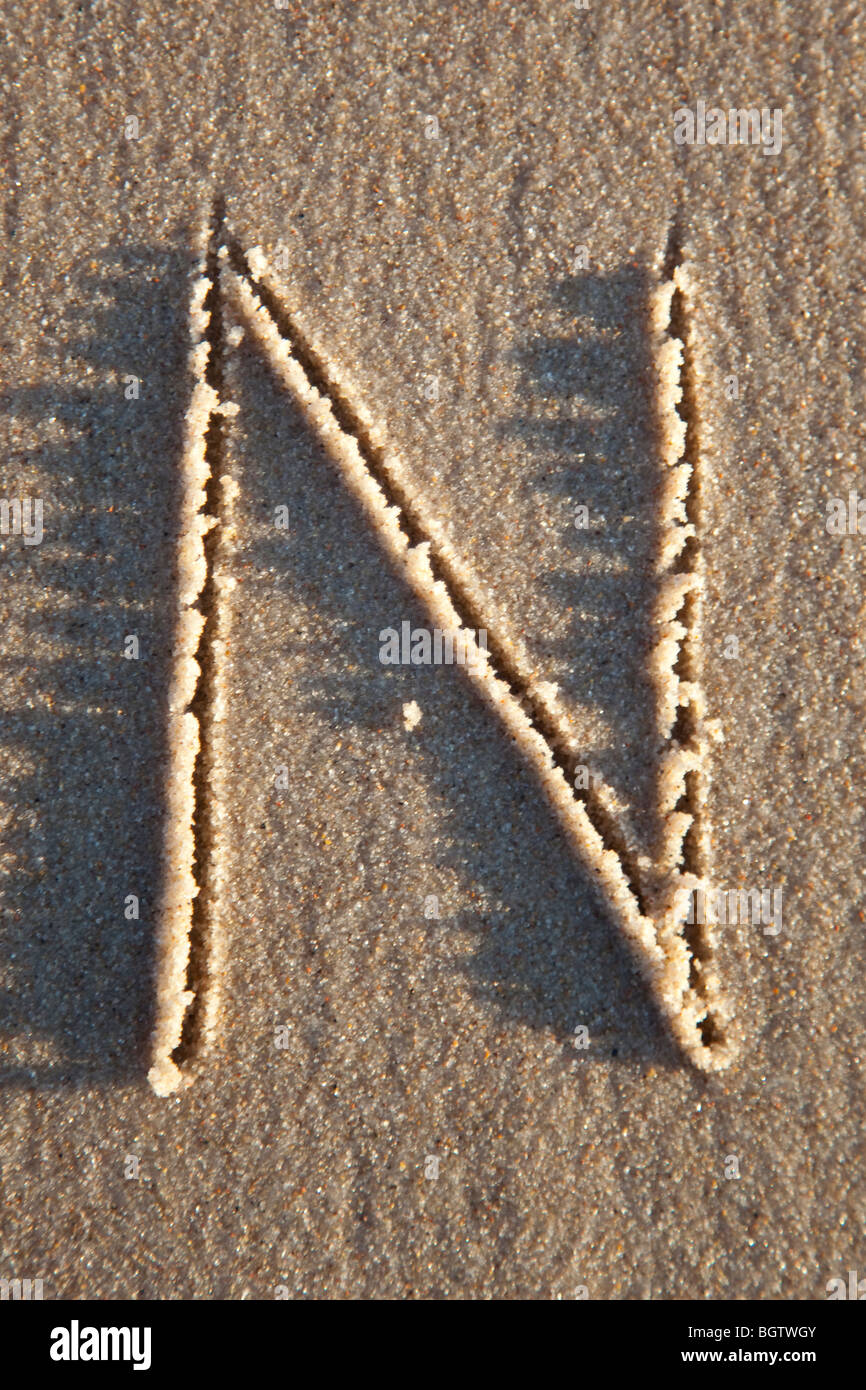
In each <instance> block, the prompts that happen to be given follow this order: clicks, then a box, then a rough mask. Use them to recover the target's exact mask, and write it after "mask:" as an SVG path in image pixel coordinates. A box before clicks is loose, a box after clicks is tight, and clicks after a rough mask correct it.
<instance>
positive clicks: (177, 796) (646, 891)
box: [150, 213, 734, 1094]
mask: <svg viewBox="0 0 866 1390" xmlns="http://www.w3.org/2000/svg"><path fill="white" fill-rule="evenodd" d="M202 272H203V273H202V275H201V276H200V277H199V279H198V280H197V281H196V284H195V287H194V291H193V310H192V332H193V343H194V345H193V350H192V359H191V360H192V365H193V372H194V376H195V387H194V391H193V398H192V403H191V407H190V411H189V415H188V435H187V449H186V453H185V458H184V477H185V486H186V500H185V503H184V515H183V517H182V520H181V527H180V537H181V539H180V543H179V561H178V563H179V571H180V579H181V586H180V591H179V608H178V620H177V643H176V658H175V688H174V691H173V697H172V702H171V716H170V717H171V720H172V728H171V730H170V734H171V745H172V747H173V749H174V757H173V762H172V767H171V770H170V774H169V780H168V790H167V799H168V816H167V822H168V829H167V835H166V868H167V872H166V878H165V883H166V888H165V893H164V900H163V913H162V921H161V938H160V953H159V982H158V1002H157V1025H156V1031H155V1035H154V1046H153V1065H152V1067H151V1072H150V1079H151V1083H152V1084H153V1086H154V1088H155V1089H156V1090H157V1091H158V1092H159V1093H160V1094H168V1093H169V1092H171V1091H173V1090H175V1089H177V1087H178V1086H180V1085H183V1084H185V1082H186V1081H187V1080H189V1079H191V1078H192V1076H193V1075H194V1074H195V1069H196V1067H197V1066H198V1065H199V1063H200V1061H201V1058H202V1057H203V1055H204V1052H205V1051H206V1048H207V1044H208V1041H209V1038H210V1037H211V1036H212V1033H213V1030H214V1027H215V1018H216V1010H217V981H218V978H219V959H220V952H221V950H222V940H221V935H220V930H219V903H220V890H221V880H220V854H219V815H220V774H219V757H218V730H219V723H220V719H221V717H222V706H223V705H224V704H225V700H226V691H225V688H224V681H223V676H222V654H223V652H224V644H225V635H226V624H227V622H228V604H227V602H226V601H225V600H226V598H227V595H228V593H229V591H230V587H231V581H230V578H229V576H228V574H227V572H225V570H226V564H225V557H226V554H227V546H228V545H229V543H230V538H231V498H232V495H233V494H232V489H233V484H232V483H231V481H230V480H228V479H223V478H220V476H219V459H220V447H219V441H220V438H221V433H220V432H221V429H222V428H223V425H222V418H223V416H224V415H226V414H231V413H232V411H233V407H231V406H228V405H226V404H225V403H224V402H222V401H221V399H220V387H221V361H222V353H223V350H224V349H223V344H222V325H221V311H220V304H221V302H222V299H221V296H222V295H223V294H225V295H227V296H228V297H229V298H230V300H231V303H232V306H233V309H234V311H235V312H236V313H237V314H238V316H239V318H240V320H241V321H242V322H244V323H245V324H246V325H247V326H248V327H249V329H250V330H251V332H252V333H253V335H254V337H255V339H256V341H257V342H258V344H259V346H260V348H261V349H262V350H263V351H264V353H265V356H266V358H267V359H268V361H269V362H270V365H271V367H272V368H273V370H274V371H275V373H276V375H277V377H278V379H279V380H280V381H281V383H282V384H283V386H284V387H285V388H286V390H287V391H288V392H289V393H290V395H291V397H292V398H293V399H294V401H295V402H296V404H297V405H298V407H299V408H300V409H301V411H302V412H303V414H304V416H305V417H306V419H307V420H308V422H309V423H310V425H311V426H312V427H313V428H314V429H315V430H316V431H317V433H318V435H319V436H320V438H321V440H322V442H323V444H324V446H325V447H326V449H327V451H328V453H329V454H330V456H331V458H332V459H333V461H334V463H335V465H336V466H337V468H338V469H339V471H340V474H341V476H342V479H343V481H344V483H345V484H346V486H347V487H348V488H349V490H350V492H351V493H352V494H353V496H354V497H355V498H356V500H357V501H358V502H359V503H360V505H361V507H362V509H363V511H364V513H365V515H366V517H367V519H368V520H369V522H370V525H371V527H372V528H373V530H374V531H375V533H376V536H377V538H378V540H379V543H380V544H381V546H382V547H383V549H384V550H385V552H386V554H387V555H388V556H389V558H390V560H391V561H392V563H393V564H394V566H395V568H396V569H397V571H398V573H400V574H401V575H402V576H403V578H404V579H405V581H406V582H407V583H408V585H409V587H410V588H411V589H412V591H413V592H414V593H415V595H416V596H417V598H418V599H419V600H420V602H421V603H422V604H423V605H424V607H425V608H426V611H427V613H428V615H429V619H430V622H431V624H432V626H433V627H438V628H441V629H442V630H444V631H447V632H452V633H454V634H455V635H457V636H459V637H460V639H461V640H462V641H463V642H464V643H465V644H466V647H467V649H468V650H469V651H471V655H472V659H471V660H468V661H467V662H466V664H465V665H464V667H463V669H464V671H465V673H466V675H467V678H468V679H469V680H470V681H471V682H472V684H473V686H474V688H475V690H476V692H477V694H478V695H479V696H480V698H481V699H482V701H483V702H484V703H485V705H486V706H487V708H488V709H489V710H490V712H491V713H492V714H493V715H494V716H495V717H496V718H497V719H498V721H499V722H500V724H501V725H502V726H503V727H504V729H505V730H506V732H507V733H508V734H509V736H510V737H511V739H512V740H513V741H514V743H515V744H516V746H517V747H518V749H519V750H520V752H521V754H522V755H523V757H524V759H525V760H526V762H527V763H528V764H529V765H530V767H531V768H532V770H533V772H534V774H535V776H536V780H537V782H538V783H539V785H540V789H541V791H542V792H543V794H544V796H545V798H546V800H547V801H548V802H549V803H550V805H551V806H552V808H553V809H554V811H555V812H556V814H557V816H558V818H559V820H560V823H561V825H562V827H563V829H564V831H565V834H566V836H567V839H568V842H569V844H570V845H571V847H572V849H573V851H574V853H575V854H576V856H577V857H578V859H579V860H580V861H581V862H582V864H583V866H584V868H585V869H586V871H587V872H588V873H589V874H590V875H591V877H592V879H593V880H594V881H595V883H596V884H597V885H598V887H599V888H600V890H601V891H602V893H603V895H604V897H605V899H606V901H607V904H608V907H609V910H610V912H611V914H612V915H613V917H614V918H615V920H616V923H617V925H618V927H619V929H620V931H621V932H622V934H623V936H624V937H625V938H626V940H627V941H628V943H629V945H630V946H631V948H632V951H633V953H634V955H635V958H636V960H637V962H638V964H639V966H640V968H641V970H642V973H643V975H644V977H645V979H646V980H647V983H648V985H649V988H650V990H651V992H652V995H653V997H654V999H655V1001H656V1004H657V1006H658V1008H659V1011H660V1013H661V1015H662V1017H663V1018H664V1020H665V1022H666V1024H667V1026H668V1028H669V1031H670V1032H671V1034H672V1036H673V1038H674V1039H675V1041H676V1042H677V1044H678V1046H679V1047H680V1048H681V1050H682V1051H683V1053H684V1054H685V1055H686V1057H688V1058H689V1060H690V1061H691V1062H692V1063H693V1064H694V1065H696V1066H697V1067H699V1068H701V1069H702V1070H706V1071H714V1070H720V1069H721V1068H723V1067H725V1066H727V1065H728V1063H729V1061H730V1059H731V1056H732V1055H733V1050H734V1048H733V1043H732V1041H731V1039H730V1037H729V1030H728V1025H729V1017H728V1013H727V1008H726V1005H725V1001H724V998H723V996H722V993H721V990H720V987H719V982H718V979H717V976H716V972H715V969H714V964H713V954H714V946H715V943H714V940H713V937H712V934H711V933H712V929H711V928H707V927H696V926H694V925H691V924H690V923H689V922H688V920H687V919H688V917H689V915H690V914H689V905H690V902H691V900H692V894H693V893H694V891H695V890H696V889H698V888H701V887H703V886H704V884H705V883H706V878H707V874H708V872H709V844H710V837H709V833H708V828H707V813H706V802H707V787H708V771H707V769H708V761H709V759H708V750H707V727H706V723H705V715H704V700H703V695H702V690H701V685H700V675H701V642H700V620H701V605H702V600H703V588H704V579H703V557H702V552H701V545H700V534H701V507H702V494H701V477H700V458H699V452H700V451H699V448H698V441H697V424H696V410H695V403H694V386H693V375H692V370H693V369H692V366H691V348H692V344H691V335H690V328H689V319H690V315H689V311H688V295H689V289H690V286H689V278H688V272H687V269H686V267H685V265H684V263H683V258H682V253H681V248H680V246H679V243H678V238H677V234H676V233H673V234H672V238H671V243H670V245H669V248H668V258H667V264H666V266H665V269H664V271H663V274H662V279H661V283H660V284H659V285H658V286H657V289H656V291H655V294H654V296H653V300H652V303H651V332H652V335H653V344H652V348H653V357H654V362H655V365H656V370H657V377H658V383H657V384H658V389H657V403H658V415H659V420H658V423H659V425H660V434H661V454H662V457H661V459H660V466H661V469H662V479H661V489H660V493H661V528H660V541H659V548H658V556H657V580H658V598H657V603H656V610H655V615H654V623H655V627H656V639H655V642H654V645H653V653H652V658H651V675H652V678H653V682H654V688H655V690H656V704H657V709H656V718H657V725H658V730H659V734H660V737H661V740H662V742H663V747H664V751H663V755H662V757H661V759H660V762H659V768H658V781H657V786H658V812H659V816H658V821H659V834H658V842H657V845H656V847H655V853H654V855H653V856H652V857H651V859H650V858H648V857H646V856H641V855H639V854H638V852H637V850H636V848H635V847H634V846H633V845H631V844H630V843H629V840H628V837H627V835H626V834H625V833H624V832H623V830H622V829H621V827H620V826H619V824H618V821H617V815H616V813H615V811H614V797H613V795H612V793H611V792H610V790H609V789H608V788H607V787H606V785H605V783H604V781H603V780H602V779H601V778H599V777H598V776H597V775H593V776H592V777H590V778H588V779H586V778H578V777H576V775H575V774H576V772H577V769H578V767H579V765H580V762H581V760H580V755H579V753H578V752H576V751H575V749H574V748H573V745H572V736H571V733H570V728H569V720H568V718H567V715H566V711H565V709H564V708H563V706H562V704H561V701H560V698H559V695H558V692H557V688H556V687H555V686H554V685H552V684H550V683H549V682H546V681H542V680H539V679H537V677H536V676H535V675H534V674H533V666H532V662H531V661H530V659H529V656H528V654H527V653H526V651H525V650H524V649H523V648H522V647H521V645H520V644H519V642H516V641H514V640H509V641H507V642H506V641H505V640H504V639H503V638H501V637H500V636H499V635H497V632H496V631H495V625H493V624H491V622H490V621H489V619H488V618H487V616H486V613H485V602H484V597H483V594H482V593H481V592H480V591H479V589H478V586H477V585H476V583H475V580H474V578H473V576H472V574H471V573H470V572H469V571H468V570H467V568H466V567H465V565H464V564H463V562H462V561H461V559H460V557H459V556H458V555H457V554H456V553H455V551H454V550H453V548H452V546H451V545H450V543H449V541H448V539H447V536H446V533H445V531H444V528H443V527H442V526H440V524H439V523H438V522H437V521H436V518H435V516H433V515H432V514H431V512H430V510H429V509H428V508H427V506H426V505H425V502H424V499H423V498H422V497H421V496H420V495H419V494H418V492H417V490H416V489H415V488H414V487H413V486H412V483H411V480H410V478H409V477H408V475H407V473H406V470H405V469H404V467H403V465H402V463H401V462H400V460H399V458H397V457H395V456H394V455H393V454H392V453H390V452H388V453H386V451H385V449H384V448H383V447H382V445H381V444H380V443H379V442H377V437H378V436H377V430H376V428H375V425H374V422H373V421H372V420H370V419H369V418H368V417H367V415H366V414H365V412H364V410H363V408H362V407H361V406H359V405H358V404H357V403H356V402H355V401H353V400H352V399H351V397H350V395H349V394H348V392H347V391H346V390H345V389H344V388H343V387H342V386H341V384H340V381H339V379H338V374H337V372H336V371H335V369H334V367H333V365H332V364H331V363H329V362H328V360H327V359H326V357H325V356H324V355H323V354H322V352H321V349H320V348H318V347H315V346H314V345H313V344H312V343H311V342H310V341H309V340H308V338H307V337H306V336H305V334H304V333H303V331H302V330H301V328H300V326H299V324H298V323H297V322H296V321H295V319H293V318H292V316H291V315H290V314H289V312H288V311H287V309H286V308H285V306H284V304H283V303H282V301H281V297H280V296H281V291H280V289H279V286H278V283H277V281H276V280H275V279H274V278H273V277H272V275H271V272H270V270H269V267H268V263H267V260H266V258H265V257H264V255H263V254H262V252H261V251H260V250H259V249H258V248H253V249H251V250H250V251H245V250H244V249H243V248H242V247H241V246H240V244H239V243H238V242H237V241H236V240H235V239H234V238H233V237H232V236H231V234H230V233H229V232H228V230H227V228H226V227H225V225H224V222H223V219H222V216H221V214H220V213H218V214H216V215H215V219H214V224H213V227H212V229H211V234H210V237H209V240H208V245H207V247H206V248H205V249H204V250H203V251H202ZM482 629H483V630H485V631H486V632H487V650H482V649H481V648H480V647H478V646H477V644H476V643H475V637H474V634H475V632H477V631H479V630H482ZM586 782H588V785H584V783H586Z"/></svg>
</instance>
